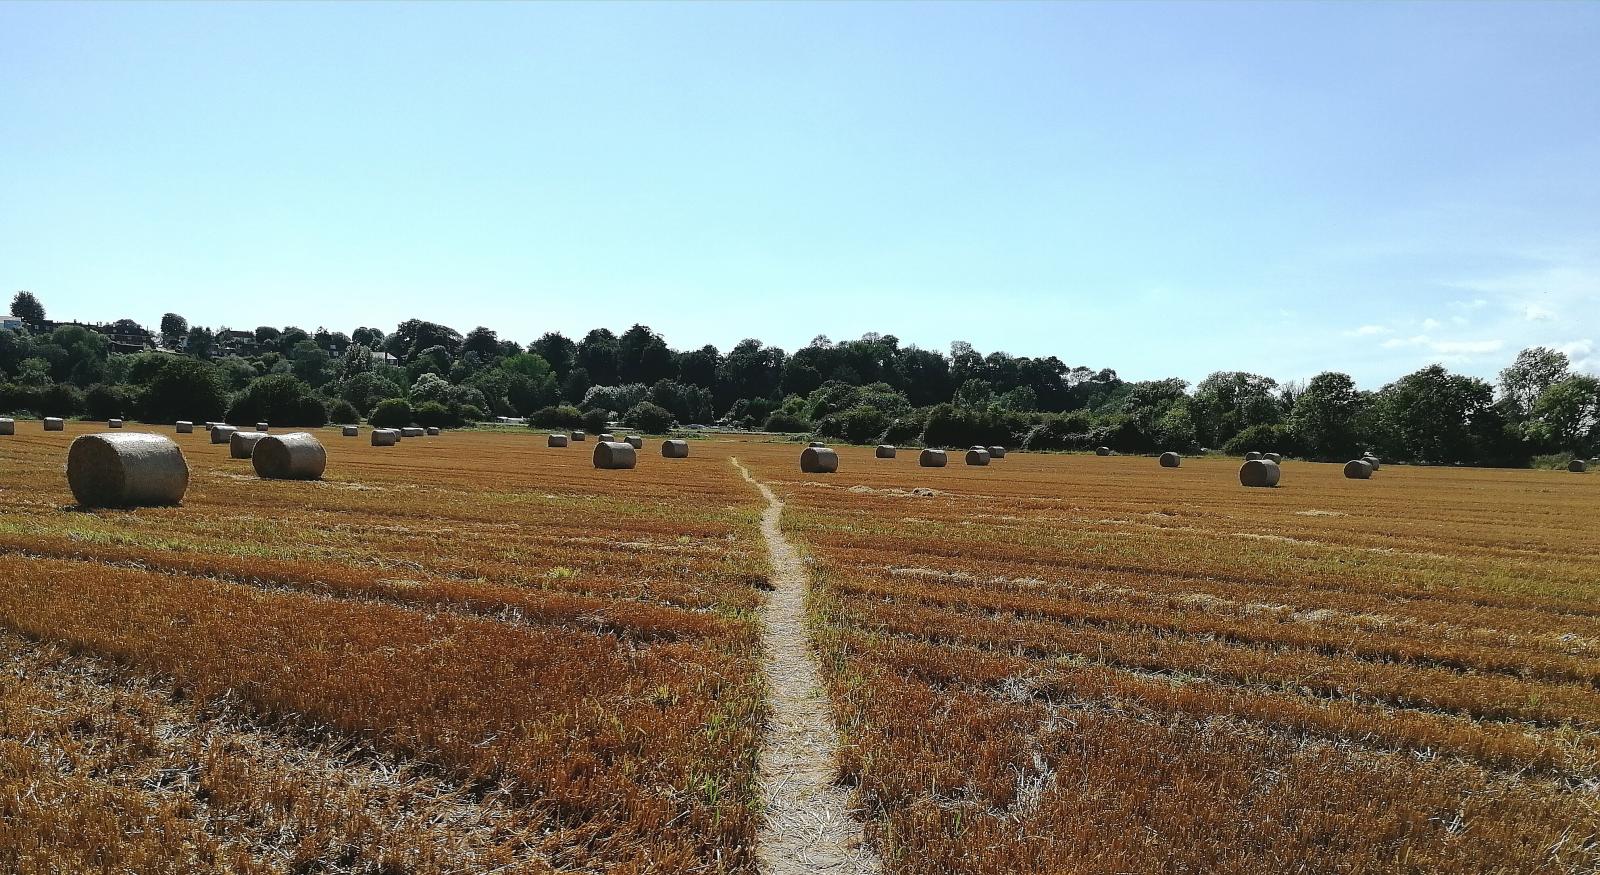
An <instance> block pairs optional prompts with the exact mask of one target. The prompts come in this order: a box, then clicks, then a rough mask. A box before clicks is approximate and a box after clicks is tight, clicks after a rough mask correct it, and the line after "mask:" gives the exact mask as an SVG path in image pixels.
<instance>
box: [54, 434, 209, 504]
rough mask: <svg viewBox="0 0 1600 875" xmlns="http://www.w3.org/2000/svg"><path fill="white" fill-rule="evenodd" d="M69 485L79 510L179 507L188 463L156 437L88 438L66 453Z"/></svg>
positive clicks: (169, 443) (171, 445)
mask: <svg viewBox="0 0 1600 875" xmlns="http://www.w3.org/2000/svg"><path fill="white" fill-rule="evenodd" d="M67 485H69V486H71V487H72V496H73V497H74V498H76V499H77V500H78V504H79V505H80V506H82V507H134V506H139V505H152V504H177V503H178V502H180V501H182V500H183V493H184V490H186V489H188V488H189V463H188V462H187V461H185V460H184V458H183V451H182V450H180V449H178V445H177V444H175V443H173V442H172V439H171V438H167V437H162V436H161V435H158V434H137V433H135V434H86V435H81V436H79V437H78V438H77V439H76V440H74V441H73V442H72V448H71V449H70V450H68V451H67Z"/></svg>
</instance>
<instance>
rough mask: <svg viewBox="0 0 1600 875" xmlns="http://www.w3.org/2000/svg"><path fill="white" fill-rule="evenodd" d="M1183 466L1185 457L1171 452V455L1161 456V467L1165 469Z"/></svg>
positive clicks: (1163, 454)
mask: <svg viewBox="0 0 1600 875" xmlns="http://www.w3.org/2000/svg"><path fill="white" fill-rule="evenodd" d="M1181 464H1183V457H1182V456H1180V455H1178V454H1177V453H1170V452H1169V453H1162V454H1161V467H1163V468H1176V467H1178V466H1179V465H1181Z"/></svg>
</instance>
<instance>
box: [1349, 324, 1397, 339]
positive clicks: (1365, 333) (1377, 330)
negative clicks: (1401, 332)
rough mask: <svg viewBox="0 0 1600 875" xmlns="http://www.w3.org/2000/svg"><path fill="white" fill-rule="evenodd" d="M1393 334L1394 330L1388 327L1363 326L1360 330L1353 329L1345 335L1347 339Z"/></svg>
mask: <svg viewBox="0 0 1600 875" xmlns="http://www.w3.org/2000/svg"><path fill="white" fill-rule="evenodd" d="M1393 333H1394V329H1393V328H1390V327H1389V326H1387V325H1363V326H1361V327H1360V328H1352V329H1350V330H1349V331H1346V332H1345V333H1344V334H1345V336H1346V337H1377V336H1378V335H1381V334H1393Z"/></svg>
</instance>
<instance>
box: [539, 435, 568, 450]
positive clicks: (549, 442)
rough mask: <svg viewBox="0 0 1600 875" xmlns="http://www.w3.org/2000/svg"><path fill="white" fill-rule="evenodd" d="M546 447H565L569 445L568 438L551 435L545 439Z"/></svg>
mask: <svg viewBox="0 0 1600 875" xmlns="http://www.w3.org/2000/svg"><path fill="white" fill-rule="evenodd" d="M544 445H545V446H547V447H564V446H566V445H567V436H566V435H564V434H553V435H550V436H549V437H548V438H546V439H545V442H544Z"/></svg>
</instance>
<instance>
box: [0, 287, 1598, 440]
mask: <svg viewBox="0 0 1600 875" xmlns="http://www.w3.org/2000/svg"><path fill="white" fill-rule="evenodd" d="M12 314H13V315H14V316H15V317H16V318H17V320H18V321H20V323H21V325H20V326H18V327H15V328H11V329H0V411H9V412H10V413H12V414H23V415H28V414H32V415H50V416H84V417H88V418H91V419H109V418H112V417H130V418H137V419H142V420H145V421H151V422H167V421H172V420H176V419H193V420H204V419H216V420H223V421H227V422H232V423H238V424H248V423H253V422H257V421H260V420H267V421H270V422H274V423H278V424H283V425H303V426H318V425H323V424H326V423H328V422H330V421H331V422H356V421H358V420H360V419H367V420H368V421H370V422H371V423H373V424H374V425H380V426H385V425H408V424H419V425H440V426H458V425H462V424H465V423H470V422H478V421H483V420H488V419H493V418H501V417H507V418H519V419H524V420H526V421H527V423H528V424H529V425H531V426H535V427H541V428H579V427H588V428H590V429H592V430H596V431H598V430H601V429H602V428H604V427H605V426H606V424H607V423H608V422H621V423H623V424H626V425H628V426H629V427H632V428H636V429H640V430H645V431H649V432H653V433H660V432H663V431H665V430H667V429H668V428H670V427H672V426H673V425H674V424H677V425H690V424H707V425H710V424H722V425H733V426H738V427H744V428H761V429H766V430H771V431H782V432H808V433H812V434H814V435H816V436H818V437H822V438H827V439H833V440H843V441H849V442H855V443H872V442H880V441H881V442H887V443H894V444H919V443H920V444H924V445H929V446H966V445H970V444H974V443H981V444H986V445H987V444H1003V445H1006V446H1015V447H1022V448H1026V449H1035V450H1068V449H1088V448H1092V447H1097V446H1108V447H1111V448H1112V449H1114V450H1117V451H1119V452H1130V453H1143V452H1158V451H1164V450H1177V451H1180V452H1195V451H1198V450H1201V449H1212V450H1221V451H1224V452H1228V453H1241V452H1244V451H1246V450H1250V449H1260V450H1264V451H1267V450H1274V451H1277V452H1283V453H1287V454H1291V455H1297V456H1302V457H1306V458H1313V459H1324V460H1343V459H1348V458H1353V457H1355V456H1357V455H1359V454H1361V453H1363V452H1373V453H1377V454H1379V455H1380V456H1382V457H1383V458H1385V459H1390V460H1396V461H1410V462H1420V463H1436V464H1452V463H1461V464H1482V465H1497V466H1526V465H1528V464H1530V463H1533V462H1534V461H1535V460H1537V459H1540V458H1541V457H1550V458H1557V457H1559V458H1565V457H1566V456H1568V455H1580V456H1584V457H1588V456H1592V455H1595V454H1597V453H1600V380H1597V379H1596V378H1595V377H1594V376H1592V375H1588V374H1582V373H1574V372H1573V370H1572V366H1571V362H1570V361H1569V360H1568V359H1567V357H1566V356H1565V355H1564V354H1562V353H1561V352H1559V351H1555V350H1551V349H1547V348H1543V347H1535V348H1531V349H1526V350H1523V351H1522V352H1521V353H1520V354H1519V355H1518V356H1517V357H1516V360H1515V361H1514V362H1512V363H1511V364H1510V365H1509V366H1507V367H1506V368H1505V369H1504V370H1503V371H1501V373H1500V377H1499V380H1498V383H1497V384H1490V383H1489V382H1487V381H1484V380H1481V379H1478V378H1476V377H1471V376H1466V375H1462V374H1453V373H1450V372H1449V371H1448V370H1446V369H1445V368H1444V367H1442V366H1440V365H1430V366H1428V367H1425V368H1422V369H1420V370H1417V371H1416V372H1414V373H1410V374H1407V375H1405V376H1403V377H1401V378H1399V379H1398V380H1395V381H1394V382H1392V383H1390V384H1388V385H1386V386H1383V387H1381V388H1379V389H1377V390H1375V391H1365V390H1361V389H1359V388H1357V386H1356V385H1355V382H1354V381H1353V380H1352V379H1351V378H1350V377H1349V376H1348V375H1346V374H1342V373H1337V372H1327V373H1322V374H1318V375H1317V376H1315V377H1313V378H1311V379H1310V380H1308V381H1304V382H1303V383H1301V382H1285V383H1279V382H1278V381H1276V380H1274V379H1272V378H1271V377H1267V376H1262V375H1259V374H1251V373H1245V372H1239V371H1220V372H1217V373H1214V374H1211V375H1210V376H1208V377H1206V378H1205V379H1203V380H1201V381H1200V382H1199V383H1198V384H1196V385H1194V386H1193V387H1191V386H1190V385H1189V384H1188V383H1187V382H1186V381H1184V380H1181V379H1176V378H1173V379H1165V380H1146V381H1138V382H1129V381H1125V380H1122V379H1120V378H1119V377H1118V376H1117V373H1116V372H1115V371H1114V370H1111V369H1107V368H1102V369H1092V368H1088V367H1084V366H1081V365H1080V366H1069V365H1067V364H1066V363H1065V362H1063V361H1061V360H1060V359H1059V358H1057V357H1055V356H1049V357H1043V358H1032V357H1027V356H1012V355H1009V354H1007V353H1004V352H990V353H987V354H983V353H980V352H979V351H978V350H975V349H973V348H972V346H971V345H970V344H967V343H962V342H957V343H955V344H952V346H951V349H950V351H949V353H948V354H946V353H940V352H936V351H932V350H925V349H921V348H918V347H917V346H915V345H902V344H901V343H900V341H899V339H898V338H896V337H894V336H893V335H887V334H875V333H873V334H867V335H864V336H863V337H861V338H859V339H857V340H847V341H841V342H833V341H831V340H829V339H828V338H826V337H818V338H816V339H815V340H813V341H812V342H811V343H810V344H808V345H807V346H805V347H804V348H801V349H798V350H795V351H793V352H786V351H785V350H783V349H780V348H778V347H776V346H770V345H767V344H764V343H762V342H761V341H759V340H755V339H747V340H743V341H741V342H739V343H738V344H736V345H735V346H734V347H733V348H732V349H729V350H728V351H726V352H722V351H720V350H718V349H717V348H716V347H714V346H709V345H708V346H704V347H701V348H699V349H693V350H675V349H673V348H671V347H670V346H668V345H667V343H666V341H665V340H664V339H663V338H662V337H661V336H660V335H659V334H657V333H656V332H654V331H652V330H651V329H650V328H648V327H647V326H644V325H634V326H633V327H632V328H629V329H628V330H626V331H624V332H622V333H621V334H620V335H618V334H614V333H613V332H612V331H610V330H608V329H605V328H597V329H594V330H593V331H590V332H589V333H587V334H585V335H584V336H583V337H582V338H580V339H578V340H573V339H571V338H568V337H566V336H564V335H563V334H561V333H560V332H554V331H552V332H548V333H546V334H544V335H542V336H541V337H539V338H538V339H536V340H534V341H532V342H531V343H528V344H526V345H523V344H520V343H517V342H515V341H512V340H506V339H502V338H500V336H499V335H498V334H497V333H496V332H495V331H494V330H493V329H490V328H486V327H482V326H480V327H478V328H474V329H473V330H471V331H469V332H467V333H466V334H462V333H460V332H458V331H456V330H455V329H453V328H450V327H448V326H445V325H440V324H437V323H434V322H429V321H425V320H421V319H411V320H407V321H405V322H402V323H401V324H400V325H398V326H396V327H395V329H394V330H393V331H391V332H387V333H386V332H384V331H382V330H380V329H377V328H370V327H361V328H357V329H355V330H354V331H352V332H351V333H350V334H348V335H346V334H344V333H343V332H330V331H327V330H324V329H321V328H319V329H316V330H315V331H309V332H308V331H306V330H304V329H301V328H297V327H293V326H290V327H285V328H276V327H270V326H263V327H259V328H256V329H254V330H253V331H250V332H241V331H232V330H229V329H225V328H224V329H218V330H216V331H213V330H211V329H209V328H206V327H202V326H190V325H189V324H188V322H187V320H185V319H184V318H183V317H181V316H179V315H178V314H174V313H168V314H166V315H165V316H164V317H163V318H162V320H161V324H160V327H159V331H156V332H149V331H145V330H144V329H143V327H142V326H139V325H138V324H137V323H134V322H132V321H131V320H125V319H124V320H118V321H117V322H116V323H113V326H115V327H114V328H110V329H106V330H96V329H94V328H89V327H85V326H81V325H76V324H67V325H56V324H55V323H51V322H49V320H47V319H46V318H45V311H44V307H43V305H42V304H41V303H40V302H39V300H38V299H37V298H36V297H35V296H34V295H32V294H29V293H27V292H22V293H18V295H17V297H16V298H15V299H14V301H13V304H12ZM108 332H110V333H111V334H116V335H117V336H118V337H121V338H124V339H125V338H128V337H137V336H141V334H142V335H147V336H148V337H150V338H151V342H152V343H153V344H155V345H156V346H155V347H154V348H151V349H148V350H144V351H129V352H126V353H118V352H115V351H114V350H113V343H112V340H111V337H110V336H109V334H108Z"/></svg>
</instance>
